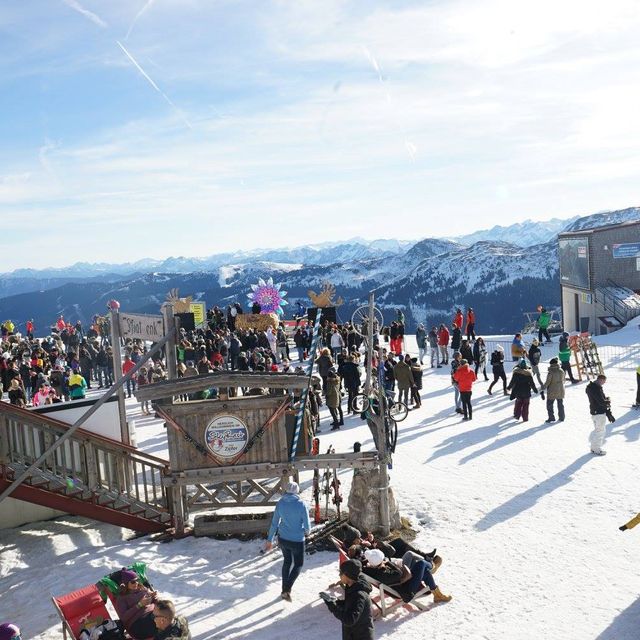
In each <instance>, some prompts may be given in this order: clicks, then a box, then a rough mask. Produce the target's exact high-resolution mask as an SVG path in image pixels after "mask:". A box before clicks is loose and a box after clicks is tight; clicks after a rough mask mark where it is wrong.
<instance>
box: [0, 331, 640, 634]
mask: <svg viewBox="0 0 640 640" xmlns="http://www.w3.org/2000/svg"><path fill="white" fill-rule="evenodd" d="M614 336H615V337H618V336H619V338H618V339H619V341H618V342H617V343H615V344H614V343H613V342H612V339H610V340H609V341H608V342H607V344H609V345H613V346H608V347H603V348H602V355H603V359H604V361H605V366H606V369H607V374H608V376H609V378H608V382H607V385H606V387H605V391H606V392H607V393H608V394H609V395H610V396H611V399H612V404H613V413H614V415H615V416H616V418H617V420H616V422H615V424H612V425H609V426H608V427H607V433H608V436H607V443H606V445H605V449H606V450H607V452H608V455H607V456H606V457H602V458H600V457H594V456H592V455H591V454H590V453H589V444H588V440H587V438H588V434H589V432H590V430H591V420H590V416H589V410H588V404H587V398H586V395H585V393H584V389H585V383H584V382H583V383H580V384H576V385H573V386H571V385H568V386H567V397H566V400H565V406H566V411H567V420H566V421H565V422H564V423H558V422H557V423H553V424H547V423H545V419H546V417H547V416H546V411H545V409H544V402H542V400H541V399H540V398H539V397H537V396H536V397H534V398H532V400H531V417H530V420H529V422H527V423H522V422H519V423H518V422H515V421H514V419H513V417H512V410H513V403H511V402H510V401H509V399H508V398H507V397H504V396H503V395H502V393H501V392H500V390H499V389H496V390H495V391H497V393H496V392H495V391H494V395H493V396H489V395H488V394H487V383H486V382H484V380H481V381H479V382H477V383H476V384H475V386H474V394H473V403H474V417H473V421H471V422H462V421H461V420H460V416H458V415H457V414H455V413H453V411H452V401H453V393H452V390H451V387H450V386H449V376H448V370H447V369H445V368H443V369H429V368H426V369H425V375H424V388H423V391H422V398H423V407H422V409H420V410H416V411H412V412H410V414H409V417H408V418H407V419H406V420H405V421H404V422H402V423H401V424H400V435H399V441H398V449H397V452H396V454H395V456H394V458H393V469H392V470H391V471H390V477H391V485H392V487H393V489H394V491H395V494H396V496H397V498H398V500H399V502H400V508H401V514H402V515H403V516H406V517H407V518H408V519H409V520H410V521H411V523H412V525H413V527H414V528H415V529H416V530H417V532H418V534H417V538H416V540H415V544H416V545H417V546H419V547H422V548H424V549H426V550H431V549H432V548H433V547H437V548H438V553H439V554H441V555H442V557H443V558H444V564H443V566H442V568H441V569H440V571H439V572H438V573H437V574H436V579H437V582H438V584H439V586H440V587H441V588H442V590H443V591H444V592H445V593H451V594H452V595H453V600H452V601H451V603H449V604H442V605H438V606H434V607H432V608H431V609H430V610H429V611H427V612H424V613H419V612H417V611H409V610H406V609H400V610H396V612H394V613H392V614H391V615H390V616H389V617H388V618H387V619H384V620H378V621H377V622H376V637H377V638H378V639H382V638H393V639H400V638H402V639H403V640H414V639H415V640H418V639H419V640H422V639H423V638H430V639H432V640H440V639H442V640H444V639H447V640H507V639H514V638H515V639H518V640H527V639H532V640H533V639H535V640H551V639H553V638H563V639H566V640H586V639H594V638H598V639H600V640H625V639H629V640H630V639H632V638H637V637H638V632H637V629H638V626H639V624H640V599H639V597H638V594H639V593H640V575H639V573H638V571H637V557H638V552H639V550H640V528H639V529H635V530H630V531H626V532H624V533H622V532H620V531H619V530H618V527H619V526H620V525H621V524H623V523H625V522H626V521H627V520H628V519H629V518H630V517H631V516H633V515H635V513H636V512H637V511H638V510H640V499H639V497H638V496H639V494H640V492H639V489H640V479H639V477H638V473H637V470H638V459H639V458H640V443H639V439H640V412H636V411H634V410H633V409H631V404H632V403H633V401H634V398H635V387H636V372H635V369H636V367H637V365H638V364H640V344H639V340H638V338H640V335H639V334H638V327H637V325H633V326H631V327H628V328H627V329H624V330H622V331H620V332H618V333H616V334H614ZM628 345H632V346H628ZM554 355H556V347H555V346H553V347H552V346H545V347H544V359H545V361H547V360H548V359H549V358H551V357H552V356H554ZM510 368H511V365H510V364H509V365H508V367H507V369H508V370H509V369H510ZM542 370H543V371H546V364H543V365H542ZM481 377H482V376H481ZM129 403H130V404H129V409H130V412H131V413H132V414H133V415H134V417H136V426H137V435H138V443H139V446H141V447H142V448H143V449H145V450H147V451H149V452H150V453H153V454H155V455H166V446H165V442H164V430H163V428H162V427H161V426H160V425H159V424H158V422H157V421H156V420H153V419H150V418H146V417H144V418H143V417H142V416H141V415H140V413H139V410H138V405H137V404H135V403H133V401H129ZM328 422H329V419H328V416H324V417H323V420H322V426H321V428H322V434H321V450H326V448H327V447H328V445H329V444H330V443H334V444H335V446H336V449H337V450H338V451H347V450H351V448H352V445H353V442H354V441H356V440H358V441H360V442H362V443H363V444H364V448H365V449H368V448H371V446H372V442H371V437H370V434H369V432H368V429H367V427H366V425H365V423H363V422H361V421H360V419H359V417H349V418H348V419H347V420H346V422H345V426H344V427H343V429H342V430H341V431H339V432H337V433H333V432H330V431H329V426H328ZM350 475H351V474H350V473H349V472H347V471H343V472H341V479H342V480H343V488H344V492H345V498H346V495H347V494H348V488H349V481H350ZM311 479H312V477H311V473H305V474H302V477H301V483H302V489H303V492H304V493H303V497H304V498H305V499H307V500H308V501H309V502H310V501H311ZM260 547H261V543H260V542H259V541H252V542H240V541H237V540H230V541H218V540H214V539H207V538H192V537H190V538H185V539H182V540H176V541H173V542H165V543H163V542H159V541H157V540H155V539H154V538H152V537H141V538H133V537H132V534H131V532H128V531H125V530H121V529H118V528H116V527H113V526H110V525H103V524H96V523H95V522H92V521H90V520H87V519H83V518H77V517H63V518H59V519H57V520H53V521H49V522H45V523H38V524H33V525H28V526H24V527H22V528H21V529H20V530H18V529H12V530H1V531H0V549H1V552H2V553H1V556H0V619H1V620H5V619H11V620H13V621H15V622H17V623H19V624H20V625H21V627H22V629H23V637H24V638H39V639H44V638H47V639H56V640H58V639H59V638H61V637H62V633H61V628H60V624H59V622H58V620H57V616H56V613H55V611H54V609H53V607H52V605H51V601H50V596H51V595H52V594H56V595H59V594H63V593H66V592H69V591H72V590H74V589H77V588H79V587H82V586H84V585H87V584H90V583H93V582H95V581H96V580H97V579H99V578H100V577H102V576H103V575H104V574H106V573H107V572H109V571H111V570H113V569H115V568H119V567H121V566H122V565H125V564H127V563H130V562H131V561H133V560H142V561H145V562H146V563H147V564H148V565H149V573H150V576H151V580H152V582H153V584H154V586H155V588H156V589H158V591H160V592H161V593H162V594H163V595H166V596H168V597H170V598H172V599H173V600H174V601H175V602H176V604H177V606H178V608H179V610H180V612H181V613H183V614H185V615H186V616H187V618H188V619H189V621H190V625H191V630H192V633H193V637H194V638H195V639H198V640H205V639H206V640H214V639H215V640H221V639H223V638H224V639H229V640H231V639H236V638H238V639H239V638H255V639H258V638H259V639H260V640H281V639H282V638H287V639H290V640H297V639H304V640H308V638H316V639H318V640H321V639H324V638H339V637H340V628H339V623H338V622H337V620H336V619H335V618H333V616H332V615H331V614H330V613H329V612H328V610H327V608H326V607H325V605H324V604H323V603H322V602H321V601H320V599H319V598H318V592H319V591H321V590H323V589H325V588H326V587H327V586H328V585H329V584H330V583H332V582H335V580H336V579H337V566H338V556H337V554H336V553H330V552H319V553H316V554H314V555H308V556H306V558H305V567H304V570H303V573H302V575H301V576H300V578H299V580H298V582H297V583H296V584H295V586H294V589H293V602H292V603H288V602H283V601H282V600H281V599H280V597H279V596H280V567H281V557H280V553H279V552H278V551H276V552H274V553H271V554H268V555H266V556H262V555H260V554H259V549H260ZM428 600H430V598H428Z"/></svg>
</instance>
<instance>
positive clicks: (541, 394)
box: [540, 391, 544, 400]
mask: <svg viewBox="0 0 640 640" xmlns="http://www.w3.org/2000/svg"><path fill="white" fill-rule="evenodd" d="M540 397H541V398H542V399H543V400H544V391H541V392H540Z"/></svg>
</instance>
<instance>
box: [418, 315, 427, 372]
mask: <svg viewBox="0 0 640 640" xmlns="http://www.w3.org/2000/svg"><path fill="white" fill-rule="evenodd" d="M416 344H417V345H418V360H420V364H424V362H423V360H424V356H425V355H426V353H427V332H426V331H425V328H424V325H423V324H419V325H418V328H417V329H416Z"/></svg>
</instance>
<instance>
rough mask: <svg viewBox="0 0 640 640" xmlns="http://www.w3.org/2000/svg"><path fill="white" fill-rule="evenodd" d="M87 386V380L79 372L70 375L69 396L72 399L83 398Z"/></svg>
mask: <svg viewBox="0 0 640 640" xmlns="http://www.w3.org/2000/svg"><path fill="white" fill-rule="evenodd" d="M86 388H87V382H86V380H85V379H84V378H83V377H82V376H81V375H80V374H79V373H77V372H75V373H72V374H71V375H70V376H69V397H70V398H71V399H72V400H82V399H84V396H85V390H86Z"/></svg>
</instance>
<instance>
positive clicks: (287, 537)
mask: <svg viewBox="0 0 640 640" xmlns="http://www.w3.org/2000/svg"><path fill="white" fill-rule="evenodd" d="M299 493H300V487H299V486H298V483H297V482H290V483H289V484H288V485H287V488H286V489H285V494H284V495H283V496H282V498H280V500H278V504H277V505H276V509H275V511H274V512H273V518H272V519H271V526H270V527H269V533H268V534H267V542H266V544H265V551H270V550H271V549H272V547H273V538H274V536H275V535H276V532H277V533H278V540H279V544H280V548H281V549H282V555H283V557H284V562H283V564H282V594H281V597H282V599H283V600H287V601H289V602H291V589H292V587H293V583H294V582H295V581H296V579H297V577H298V576H299V575H300V571H301V570H302V565H303V564H304V536H305V534H308V533H309V531H310V529H311V525H310V523H309V510H308V509H307V506H306V505H305V504H304V502H303V501H302V499H301V498H300V496H299V495H298V494H299ZM292 564H293V567H292Z"/></svg>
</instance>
